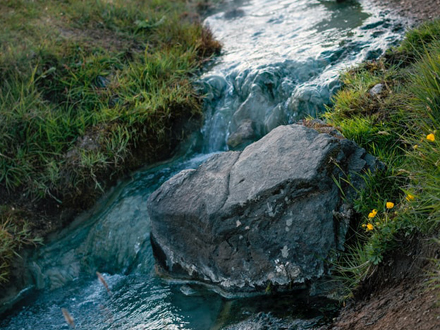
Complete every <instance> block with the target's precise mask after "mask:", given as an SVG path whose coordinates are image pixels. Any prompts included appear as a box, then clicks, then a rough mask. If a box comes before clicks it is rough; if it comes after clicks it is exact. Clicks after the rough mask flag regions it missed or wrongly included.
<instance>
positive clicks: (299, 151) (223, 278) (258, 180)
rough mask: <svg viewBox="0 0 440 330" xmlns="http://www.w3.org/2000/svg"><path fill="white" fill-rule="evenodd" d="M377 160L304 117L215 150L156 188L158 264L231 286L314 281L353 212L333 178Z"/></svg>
mask: <svg viewBox="0 0 440 330" xmlns="http://www.w3.org/2000/svg"><path fill="white" fill-rule="evenodd" d="M376 166H377V162H376V160H375V159H374V158H373V157H372V156H370V155H368V154H366V152H365V150H364V149H361V148H359V147H358V146H357V145H356V144H355V143H353V142H351V141H349V140H346V139H343V138H341V137H338V136H336V137H334V136H331V135H328V134H320V133H318V132H317V131H316V130H314V129H311V128H307V127H304V126H300V125H290V126H280V127H278V128H276V129H274V130H273V131H272V132H270V133H269V134H268V135H267V136H265V137H264V138H262V139H261V140H259V141H258V142H255V143H253V144H251V145H249V146H248V147H247V148H246V149H244V150H243V151H242V152H226V153H222V154H217V155H215V156H213V157H212V158H210V159H209V160H208V161H206V162H205V163H204V164H202V165H201V166H200V167H199V168H198V169H196V170H186V171H183V172H181V173H179V174H178V175H176V176H174V177H173V178H171V179H170V180H169V181H167V182H165V183H164V184H163V185H162V186H161V187H160V188H159V189H158V190H156V191H155V192H154V193H153V194H152V195H151V196H150V198H149V200H148V212H149V214H150V218H151V228H152V236H151V238H152V243H153V249H154V252H155V256H156V259H157V261H158V264H159V266H160V267H161V270H162V271H165V272H166V273H169V274H170V275H172V276H176V277H183V278H186V279H196V280H200V281H204V282H208V283H213V284H216V285H218V286H220V288H221V289H223V290H226V291H228V292H252V291H261V290H264V289H265V288H266V287H267V286H268V285H271V286H272V287H273V286H281V287H282V286H286V285H289V286H292V285H293V286H295V285H298V286H304V284H308V283H314V282H316V280H318V279H320V278H323V277H325V275H327V274H328V267H327V262H326V261H328V259H329V258H330V255H331V254H332V252H333V251H334V250H336V249H341V248H342V245H343V243H344V239H345V234H346V231H347V227H348V222H349V220H350V217H351V214H352V212H351V209H350V206H349V205H348V204H347V202H346V199H343V198H342V195H341V191H340V190H339V188H338V186H337V184H336V183H335V180H338V179H339V178H341V177H344V176H345V175H348V174H352V173H361V172H363V171H365V170H366V169H368V168H374V167H376ZM352 178H353V184H354V186H355V187H357V188H359V187H360V185H361V182H362V180H361V179H355V178H356V176H352ZM350 189H351V190H350ZM350 189H349V188H348V187H347V188H346V190H347V191H346V192H345V196H346V197H349V196H350V194H351V193H352V192H353V191H354V190H352V188H350ZM344 200H345V202H344ZM316 287H318V286H316Z"/></svg>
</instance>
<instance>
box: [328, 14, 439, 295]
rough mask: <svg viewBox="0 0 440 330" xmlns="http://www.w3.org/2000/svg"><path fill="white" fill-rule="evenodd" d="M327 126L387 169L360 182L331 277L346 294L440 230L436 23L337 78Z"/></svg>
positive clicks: (411, 33) (421, 28) (437, 22)
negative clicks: (354, 215) (348, 233)
mask: <svg viewBox="0 0 440 330" xmlns="http://www.w3.org/2000/svg"><path fill="white" fill-rule="evenodd" d="M342 79H343V82H344V87H343V89H342V90H341V91H340V92H339V93H338V94H337V96H336V97H335V99H334V101H335V103H334V107H333V108H332V109H329V111H328V113H327V114H326V115H325V118H326V120H327V121H328V122H329V123H331V124H332V125H334V126H336V127H339V129H340V130H341V132H342V133H343V134H344V136H345V137H347V138H348V139H352V140H354V141H356V142H357V143H358V144H359V145H361V146H362V147H364V148H365V149H366V150H367V151H368V152H370V153H371V154H373V155H375V156H376V157H378V158H379V159H380V160H382V161H383V162H384V163H385V164H386V169H385V170H383V171H379V172H377V173H374V174H372V173H369V174H367V175H365V176H364V179H365V183H366V189H365V190H363V191H361V192H360V195H359V196H360V197H359V198H358V200H356V201H355V209H356V211H357V212H358V213H359V215H360V216H359V221H357V223H355V224H354V227H353V234H352V237H350V239H349V244H348V246H347V248H348V250H347V252H346V253H345V254H344V255H343V256H342V257H341V258H340V260H339V262H338V264H337V269H338V271H339V275H340V276H341V279H342V280H343V281H345V283H346V284H347V288H348V289H349V290H348V292H349V291H350V290H352V289H355V288H358V287H359V285H360V284H362V283H364V282H365V281H366V280H367V279H368V278H369V277H371V276H372V275H373V274H374V273H375V271H376V270H377V269H378V267H380V265H381V264H382V263H383V262H384V261H387V262H392V258H393V257H395V256H396V255H399V254H400V255H404V254H405V253H411V252H412V251H411V249H413V248H414V246H415V245H417V243H415V242H417V241H420V240H421V238H423V240H424V241H425V239H426V242H429V241H430V239H435V238H436V237H438V230H439V223H440V203H439V200H440V188H439V187H440V167H439V166H440V158H439V155H440V135H439V134H440V131H438V130H439V128H440V21H435V22H431V23H426V24H424V25H422V26H420V27H419V28H418V29H415V30H412V31H410V32H409V33H408V34H407V36H406V38H405V40H404V41H403V43H402V44H401V46H400V47H398V48H396V49H393V50H390V51H389V52H388V53H387V54H386V55H385V56H384V57H383V58H382V59H380V60H379V61H376V62H370V63H365V64H363V65H361V66H359V67H356V68H354V69H351V70H350V71H348V72H346V73H345V74H344V76H343V78H342Z"/></svg>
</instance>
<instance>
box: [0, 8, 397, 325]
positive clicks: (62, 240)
mask: <svg viewBox="0 0 440 330" xmlns="http://www.w3.org/2000/svg"><path fill="white" fill-rule="evenodd" d="M367 7H369V8H367ZM206 24H207V25H209V26H210V28H211V29H212V31H213V32H214V35H215V36H216V37H217V38H218V39H219V40H221V41H222V43H223V44H224V54H223V55H222V56H221V57H220V58H219V59H217V60H216V63H215V65H213V67H212V68H211V69H210V70H209V72H207V73H205V74H204V75H203V76H202V77H201V79H200V80H199V81H198V82H197V85H198V88H199V89H200V90H201V92H203V93H204V94H206V101H205V113H206V116H205V117H206V122H205V125H204V127H203V128H202V130H201V132H200V133H199V134H194V136H193V138H192V139H191V140H190V141H189V142H188V144H187V145H185V146H184V148H183V149H184V151H183V152H182V153H181V156H179V157H176V158H175V159H173V160H170V161H168V162H166V163H164V164H160V165H157V166H155V167H153V168H148V169H145V170H143V171H139V172H136V173H134V174H133V175H132V176H131V178H130V179H129V180H127V181H125V182H122V183H120V184H119V185H118V186H117V187H115V188H114V190H113V191H112V192H110V193H108V194H107V195H106V196H105V198H102V199H101V201H100V202H99V203H98V204H97V205H96V206H95V207H94V208H93V209H92V210H91V211H89V212H87V213H85V214H83V215H82V216H80V217H79V218H78V219H77V220H76V221H75V222H74V223H73V224H72V226H70V227H69V228H66V229H65V230H64V231H62V232H61V233H58V234H57V236H56V237H53V238H52V239H51V241H50V242H47V244H46V245H45V246H44V247H43V248H41V249H40V250H39V251H37V252H36V253H35V255H33V256H31V257H30V261H29V272H30V274H31V277H32V279H31V280H30V281H29V286H28V288H26V289H25V290H24V291H23V292H22V296H23V297H25V298H24V299H23V300H21V302H20V303H18V304H17V305H16V306H15V307H14V309H13V310H12V311H10V312H9V313H8V314H7V315H4V316H3V319H2V320H0V328H2V329H11V330H12V329H14V330H15V329H33V330H35V329H42V330H43V329H44V330H48V329H68V328H69V325H68V324H67V323H66V321H65V320H64V318H63V314H62V313H61V308H66V309H67V310H68V311H69V312H70V314H71V315H72V317H73V318H74V320H75V324H76V328H78V329H222V328H224V327H225V325H226V324H227V323H231V322H234V321H236V322H238V321H241V320H243V319H245V318H247V317H252V316H255V315H257V314H256V313H258V312H260V311H262V312H265V313H268V312H271V313H272V314H273V315H279V316H282V313H281V312H280V311H283V312H284V314H289V315H290V316H292V315H298V319H310V320H312V321H310V322H317V320H319V319H320V318H322V314H320V313H317V312H316V310H314V309H313V308H311V307H310V306H308V307H304V306H305V305H304V304H303V301H302V300H301V299H299V300H295V301H294V300H292V298H291V297H289V298H288V299H289V301H288V302H287V303H286V302H285V298H282V297H277V298H276V299H275V300H273V301H271V300H270V299H269V298H267V297H265V298H264V299H258V298H255V297H254V298H241V299H238V298H236V297H235V298H232V297H225V296H221V295H218V294H216V293H214V292H213V290H211V289H210V288H206V287H201V286H199V285H198V284H195V283H179V282H177V281H172V280H169V279H162V278H158V277H157V275H156V274H155V271H154V258H153V255H152V249H151V246H150V240H149V235H150V227H149V219H148V214H147V207H148V206H147V203H146V201H147V199H148V196H149V195H150V193H151V192H152V191H154V190H155V189H157V188H158V187H159V186H160V185H161V184H162V183H163V182H164V181H165V180H167V179H168V178H170V177H171V176H172V175H174V174H176V173H178V172H179V171H181V170H183V169H186V168H194V167H196V166H198V165H199V164H200V163H201V162H203V161H204V160H206V159H207V158H208V157H209V156H210V155H212V153H215V152H221V151H225V150H228V149H231V148H238V149H239V148H243V147H244V146H245V145H246V144H248V143H250V142H251V141H254V140H256V139H258V138H260V137H261V136H263V135H265V134H267V133H268V132H269V131H270V130H271V129H273V128H275V127H276V126H278V125H281V124H287V123H292V122H296V121H298V120H299V119H301V118H303V117H304V116H307V115H314V116H316V115H318V114H319V113H321V112H322V111H323V110H324V105H326V104H329V103H330V98H331V96H332V95H333V94H334V92H335V91H336V90H337V89H338V88H339V82H338V79H337V78H338V73H339V72H340V70H342V69H344V68H346V67H349V66H351V65H353V64H355V63H358V62H360V61H362V60H365V59H374V58H376V57H377V56H379V55H381V54H382V53H383V51H384V50H385V49H386V48H389V47H390V46H391V45H393V44H396V42H397V41H398V40H400V38H401V37H402V34H403V24H402V23H399V21H398V20H397V19H394V18H392V17H390V16H389V15H388V14H383V13H380V12H379V11H377V10H376V9H374V8H370V5H369V4H368V2H361V3H359V2H356V1H350V0H347V1H344V2H342V3H337V2H336V1H335V0H328V1H324V0H278V1H274V0H249V1H243V0H237V1H229V2H225V3H224V5H223V6H222V8H221V9H220V10H219V11H218V12H217V13H216V14H214V15H212V16H210V17H208V18H207V19H206ZM96 271H99V272H101V273H103V274H104V275H103V276H104V278H105V280H106V281H107V283H108V286H109V288H110V291H111V292H110V293H109V292H107V290H106V288H105V286H104V285H102V283H100V282H99V281H98V279H97V278H96V275H95V272H96ZM275 302H276V303H277V304H279V306H275V305H276V304H275ZM286 306H289V307H286ZM320 309H321V310H322V306H321V307H320ZM295 313H296V314H295ZM298 322H300V321H298ZM306 323H307V322H306ZM306 323H304V324H303V325H304V327H307V326H310V323H307V324H306ZM249 324H250V323H249ZM249 324H248V325H247V328H252V327H251V326H250V325H249ZM298 324H299V325H298V327H299V328H301V325H300V323H298ZM245 327H246V325H243V328H245ZM236 329H240V326H237V327H236Z"/></svg>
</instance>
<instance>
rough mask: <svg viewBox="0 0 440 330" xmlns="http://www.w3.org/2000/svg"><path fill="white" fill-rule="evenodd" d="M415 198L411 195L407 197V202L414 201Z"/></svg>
mask: <svg viewBox="0 0 440 330" xmlns="http://www.w3.org/2000/svg"><path fill="white" fill-rule="evenodd" d="M414 198H415V196H414V195H411V194H408V195H406V200H407V201H408V202H410V201H413V200H414Z"/></svg>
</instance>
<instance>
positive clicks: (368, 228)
mask: <svg viewBox="0 0 440 330" xmlns="http://www.w3.org/2000/svg"><path fill="white" fill-rule="evenodd" d="M373 229H374V226H373V225H372V224H371V223H369V224H368V225H367V231H370V230H373Z"/></svg>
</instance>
